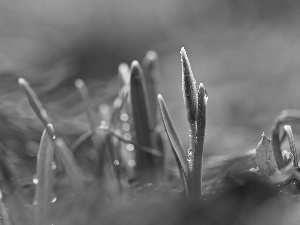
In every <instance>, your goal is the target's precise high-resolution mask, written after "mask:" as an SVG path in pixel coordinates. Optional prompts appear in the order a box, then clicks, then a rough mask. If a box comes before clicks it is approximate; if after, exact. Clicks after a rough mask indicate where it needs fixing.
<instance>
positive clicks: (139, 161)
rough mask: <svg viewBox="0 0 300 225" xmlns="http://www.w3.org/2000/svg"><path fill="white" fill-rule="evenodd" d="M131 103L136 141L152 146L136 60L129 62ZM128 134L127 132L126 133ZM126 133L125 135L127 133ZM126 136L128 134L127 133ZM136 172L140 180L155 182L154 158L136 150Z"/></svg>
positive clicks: (142, 144) (147, 113) (149, 119)
mask: <svg viewBox="0 0 300 225" xmlns="http://www.w3.org/2000/svg"><path fill="white" fill-rule="evenodd" d="M130 69H131V78H130V86H131V94H130V96H131V103H132V116H133V121H134V128H135V132H136V141H137V143H138V144H139V145H141V146H145V147H148V148H153V146H154V145H153V143H152V131H153V130H152V129H151V124H152V123H151V116H150V109H149V101H148V95H147V92H146V87H145V78H144V74H143V71H142V68H141V67H140V64H139V63H138V62H137V61H133V62H132V64H131V67H130ZM127 134H129V133H127ZM127 134H126V135H127ZM127 136H128V135H127ZM136 172H137V177H138V179H139V180H140V181H142V182H146V183H148V182H151V183H152V182H156V181H157V178H158V172H157V168H156V158H155V157H153V155H151V154H148V153H145V152H143V151H136Z"/></svg>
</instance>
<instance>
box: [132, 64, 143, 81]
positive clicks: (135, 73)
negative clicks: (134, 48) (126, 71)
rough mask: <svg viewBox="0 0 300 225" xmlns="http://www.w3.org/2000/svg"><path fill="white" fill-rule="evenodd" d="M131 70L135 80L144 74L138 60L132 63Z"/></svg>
mask: <svg viewBox="0 0 300 225" xmlns="http://www.w3.org/2000/svg"><path fill="white" fill-rule="evenodd" d="M130 70H131V77H134V78H138V77H140V76H141V74H143V71H142V68H141V65H140V63H139V62H138V61H136V60H134V61H132V63H131V66H130Z"/></svg>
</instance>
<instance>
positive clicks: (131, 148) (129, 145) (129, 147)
mask: <svg viewBox="0 0 300 225" xmlns="http://www.w3.org/2000/svg"><path fill="white" fill-rule="evenodd" d="M126 149H127V151H130V152H131V151H133V150H134V145H133V144H127V145H126Z"/></svg>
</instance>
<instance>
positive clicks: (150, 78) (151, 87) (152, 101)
mask: <svg viewBox="0 0 300 225" xmlns="http://www.w3.org/2000/svg"><path fill="white" fill-rule="evenodd" d="M142 65H143V68H144V71H145V83H146V90H147V94H148V98H149V106H150V116H151V123H152V124H151V129H155V127H156V125H157V90H156V89H157V88H156V86H157V79H158V77H159V70H158V56H157V53H156V52H155V51H149V52H147V54H146V56H145V58H144V60H143V63H142Z"/></svg>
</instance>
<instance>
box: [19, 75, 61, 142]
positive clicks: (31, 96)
mask: <svg viewBox="0 0 300 225" xmlns="http://www.w3.org/2000/svg"><path fill="white" fill-rule="evenodd" d="M18 82H19V86H20V87H21V88H22V89H23V91H24V93H25V94H26V97H27V99H28V101H29V104H30V106H31V107H32V109H33V111H34V113H35V114H36V115H37V117H38V118H39V119H40V121H41V122H42V123H43V125H44V127H46V129H47V131H48V132H49V134H51V136H52V137H53V136H55V133H51V132H52V131H53V130H51V129H48V128H47V125H48V124H49V123H50V119H49V116H48V113H47V111H46V110H45V108H44V107H43V105H42V103H41V102H40V100H39V99H38V97H37V95H36V94H35V92H34V91H33V90H32V88H31V87H30V85H29V84H28V82H27V81H26V80H25V79H24V78H19V80H18Z"/></svg>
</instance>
